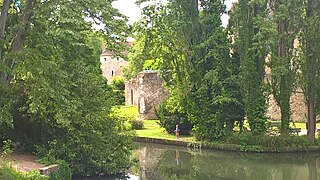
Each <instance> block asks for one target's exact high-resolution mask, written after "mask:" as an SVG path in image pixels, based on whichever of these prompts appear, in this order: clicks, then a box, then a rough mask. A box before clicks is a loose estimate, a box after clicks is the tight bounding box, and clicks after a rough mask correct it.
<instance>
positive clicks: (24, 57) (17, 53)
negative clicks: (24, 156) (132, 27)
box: [0, 0, 132, 175]
mask: <svg viewBox="0 0 320 180" xmlns="http://www.w3.org/2000/svg"><path fill="white" fill-rule="evenodd" d="M1 2H2V4H1V5H2V11H1V15H2V16H1V19H0V20H1V21H0V23H3V22H4V25H5V26H1V28H2V27H4V28H5V31H4V32H5V33H3V34H1V33H0V34H1V36H0V39H1V51H0V52H1V62H0V63H1V69H0V77H1V78H0V79H1V80H0V87H1V91H0V93H1V95H0V97H1V99H0V109H1V112H0V117H1V119H0V122H1V123H0V124H1V127H2V129H1V138H2V139H3V138H10V139H12V140H13V141H15V142H20V144H22V146H24V148H26V149H27V150H33V151H34V150H36V151H37V153H38V154H39V155H41V156H50V157H52V158H55V159H63V160H65V161H66V162H67V163H68V164H69V165H70V167H71V168H72V171H73V173H76V174H85V175H90V174H100V173H109V174H115V173H119V172H122V171H123V170H124V169H126V168H127V167H128V164H130V162H129V159H130V158H129V156H130V153H131V152H130V150H131V144H132V143H131V135H130V134H129V133H128V132H126V131H124V129H123V128H122V127H123V124H122V123H123V122H122V121H120V120H119V119H118V118H117V117H114V116H112V115H111V107H112V106H113V105H114V102H115V101H114V94H113V92H112V89H111V88H110V87H109V86H107V85H106V84H105V80H104V79H103V78H102V76H101V72H100V69H99V64H98V59H99V55H100V54H101V52H100V49H101V48H100V47H101V41H102V39H103V38H107V40H106V42H107V43H108V44H110V46H109V47H115V46H117V44H118V43H114V44H112V42H115V41H118V40H122V39H124V37H125V36H126V31H127V29H128V27H127V25H126V22H125V18H124V17H122V16H121V15H120V14H119V12H118V11H117V10H115V9H114V8H113V7H112V6H111V2H110V1H107V2H106V1H103V0H94V1H90V2H89V1H88V2H86V1H81V2H79V1H68V2H66V1H63V0H61V1H35V0H28V1H23V2H22V3H21V5H19V6H17V5H15V4H13V3H12V1H9V9H8V11H6V5H7V4H6V3H7V2H8V1H7V0H4V1H1ZM6 12H8V14H7V18H3V15H5V14H6ZM115 17H117V18H115ZM85 18H87V20H85ZM88 19H91V20H92V21H89V20H88ZM100 22H101V23H104V24H105V25H106V26H105V27H104V29H103V30H101V31H99V32H98V31H96V32H94V31H93V30H92V24H94V23H100ZM12 128H13V129H12ZM35 147H36V148H35Z"/></svg>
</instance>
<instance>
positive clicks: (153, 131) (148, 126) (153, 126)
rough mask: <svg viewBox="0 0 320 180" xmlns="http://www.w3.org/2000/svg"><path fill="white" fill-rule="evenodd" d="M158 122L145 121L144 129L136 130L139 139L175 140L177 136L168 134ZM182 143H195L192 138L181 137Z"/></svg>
mask: <svg viewBox="0 0 320 180" xmlns="http://www.w3.org/2000/svg"><path fill="white" fill-rule="evenodd" d="M157 121H158V120H144V127H145V128H144V129H142V130H136V132H137V135H138V137H149V138H158V139H169V140H175V139H176V136H175V135H174V134H168V133H167V132H166V131H165V129H164V128H162V127H160V126H159V124H157ZM179 139H180V140H181V141H195V138H194V137H192V136H180V138H179Z"/></svg>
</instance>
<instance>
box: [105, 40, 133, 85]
mask: <svg viewBox="0 0 320 180" xmlns="http://www.w3.org/2000/svg"><path fill="white" fill-rule="evenodd" d="M128 45H130V43H128ZM123 55H124V56H126V55H127V53H126V52H123ZM100 63H101V70H102V74H103V76H104V77H105V78H106V79H107V82H108V84H110V82H111V79H112V77H116V76H118V77H123V74H122V68H123V67H125V66H127V65H128V61H126V60H125V59H123V58H122V57H120V56H115V54H114V53H113V52H112V51H109V50H107V49H106V47H105V45H104V44H103V45H102V53H101V55H100Z"/></svg>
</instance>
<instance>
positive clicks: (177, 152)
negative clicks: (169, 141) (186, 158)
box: [176, 149, 180, 165]
mask: <svg viewBox="0 0 320 180" xmlns="http://www.w3.org/2000/svg"><path fill="white" fill-rule="evenodd" d="M179 158H180V154H179V150H178V149H176V163H177V165H179Z"/></svg>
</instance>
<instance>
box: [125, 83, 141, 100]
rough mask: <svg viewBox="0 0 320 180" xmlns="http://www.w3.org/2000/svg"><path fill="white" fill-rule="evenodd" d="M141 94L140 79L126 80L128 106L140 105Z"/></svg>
mask: <svg viewBox="0 0 320 180" xmlns="http://www.w3.org/2000/svg"><path fill="white" fill-rule="evenodd" d="M139 96H140V91H139V82H138V79H136V78H135V79H131V80H128V81H126V82H125V99H126V102H125V104H126V106H138V98H139Z"/></svg>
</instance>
